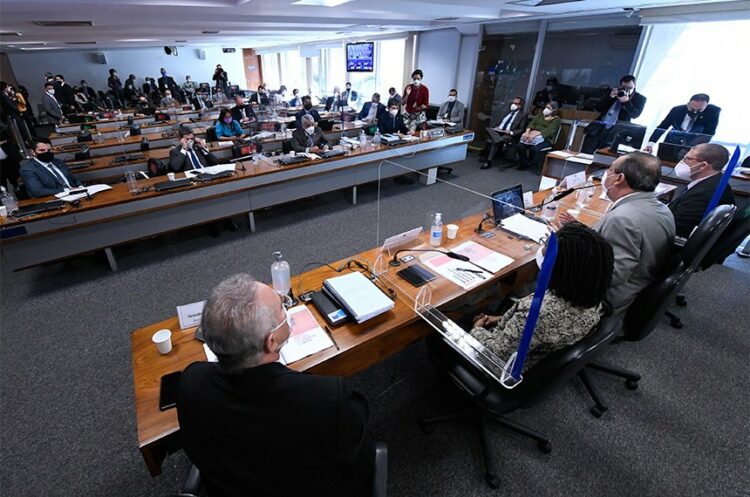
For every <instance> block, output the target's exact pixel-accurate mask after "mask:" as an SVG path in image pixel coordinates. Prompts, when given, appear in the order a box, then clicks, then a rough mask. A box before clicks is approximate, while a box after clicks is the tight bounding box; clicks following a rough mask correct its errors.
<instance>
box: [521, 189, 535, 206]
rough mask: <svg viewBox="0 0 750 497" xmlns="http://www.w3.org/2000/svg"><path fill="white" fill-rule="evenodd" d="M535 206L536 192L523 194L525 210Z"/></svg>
mask: <svg viewBox="0 0 750 497" xmlns="http://www.w3.org/2000/svg"><path fill="white" fill-rule="evenodd" d="M533 205H534V192H523V206H524V208H525V209H528V208H529V207H532V206H533Z"/></svg>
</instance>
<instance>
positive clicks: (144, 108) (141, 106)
mask: <svg viewBox="0 0 750 497" xmlns="http://www.w3.org/2000/svg"><path fill="white" fill-rule="evenodd" d="M154 113H156V109H155V108H154V106H153V105H151V102H149V101H148V99H147V98H146V96H145V95H141V96H140V97H138V102H137V103H136V104H135V114H136V116H137V117H145V116H153V115H154Z"/></svg>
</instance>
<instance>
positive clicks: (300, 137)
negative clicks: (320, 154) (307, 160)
mask: <svg viewBox="0 0 750 497" xmlns="http://www.w3.org/2000/svg"><path fill="white" fill-rule="evenodd" d="M308 136H309V137H310V138H312V145H310V141H309V140H308ZM324 145H328V140H326V138H325V136H323V131H322V130H321V129H320V128H318V127H317V126H316V127H315V133H313V134H312V135H308V134H307V132H306V131H305V129H304V128H303V127H302V126H299V127H297V128H296V129H295V130H294V132H293V133H292V150H294V151H295V152H304V151H305V150H306V149H307V148H310V147H314V146H318V147H322V146H324Z"/></svg>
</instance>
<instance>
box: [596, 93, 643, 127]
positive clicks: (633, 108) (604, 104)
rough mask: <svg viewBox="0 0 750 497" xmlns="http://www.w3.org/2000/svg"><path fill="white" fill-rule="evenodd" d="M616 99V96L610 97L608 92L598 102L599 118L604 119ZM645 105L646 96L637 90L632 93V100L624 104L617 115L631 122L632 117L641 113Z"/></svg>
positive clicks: (622, 119) (618, 118) (620, 119)
mask: <svg viewBox="0 0 750 497" xmlns="http://www.w3.org/2000/svg"><path fill="white" fill-rule="evenodd" d="M615 100H616V99H615V98H613V97H610V96H609V94H607V95H606V96H605V97H604V98H602V99H601V100H600V101H599V103H598V104H596V110H597V111H599V120H602V119H604V116H606V115H607V111H608V110H609V108H610V107H612V104H614V103H615ZM645 106H646V97H644V96H643V95H641V94H640V93H638V92H635V93H633V95H631V97H630V100H628V101H627V102H625V103H624V104H622V107H620V114H619V115H618V116H617V120H618V121H625V122H630V121H631V119H635V118H636V117H638V116H640V115H641V112H643V108H644V107H645Z"/></svg>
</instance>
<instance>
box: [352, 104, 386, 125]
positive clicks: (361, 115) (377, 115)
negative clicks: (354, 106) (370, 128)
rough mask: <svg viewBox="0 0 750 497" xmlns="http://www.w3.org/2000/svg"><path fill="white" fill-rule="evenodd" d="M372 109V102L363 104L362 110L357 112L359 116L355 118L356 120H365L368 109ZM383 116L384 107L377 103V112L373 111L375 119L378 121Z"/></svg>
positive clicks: (368, 113) (368, 112)
mask: <svg viewBox="0 0 750 497" xmlns="http://www.w3.org/2000/svg"><path fill="white" fill-rule="evenodd" d="M371 108H372V102H365V105H363V106H362V110H361V111H360V112H359V115H358V116H357V118H358V119H363V120H364V119H367V116H368V115H370V109H371ZM383 114H385V105H383V104H381V103H380V102H378V110H377V111H375V119H377V120H378V121H379V120H380V118H381V117H383Z"/></svg>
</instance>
